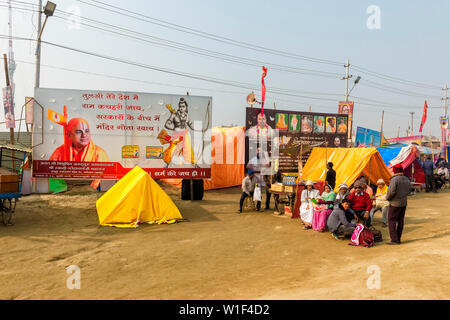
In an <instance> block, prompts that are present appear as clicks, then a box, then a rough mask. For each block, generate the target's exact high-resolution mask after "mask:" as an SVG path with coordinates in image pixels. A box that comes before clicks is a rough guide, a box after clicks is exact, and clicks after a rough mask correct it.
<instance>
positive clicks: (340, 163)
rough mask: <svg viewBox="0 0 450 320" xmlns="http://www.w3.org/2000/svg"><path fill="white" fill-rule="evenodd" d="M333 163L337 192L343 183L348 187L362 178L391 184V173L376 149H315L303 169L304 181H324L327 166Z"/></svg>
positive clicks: (374, 182)
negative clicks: (381, 180) (380, 180)
mask: <svg viewBox="0 0 450 320" xmlns="http://www.w3.org/2000/svg"><path fill="white" fill-rule="evenodd" d="M328 162H332V163H333V169H334V170H335V171H336V187H335V190H336V191H337V190H338V188H339V185H340V184H341V183H345V184H347V185H348V186H350V185H351V184H353V182H355V180H356V179H358V178H359V177H360V176H362V175H363V176H365V177H366V178H367V179H369V177H370V182H371V183H372V184H376V182H377V180H378V179H380V178H381V179H383V180H384V181H386V183H387V184H389V181H390V179H391V173H390V172H389V170H388V168H387V167H386V164H385V163H384V161H383V159H382V158H381V155H380V154H379V153H378V150H377V149H376V148H318V147H316V148H314V149H313V150H312V152H311V155H310V156H309V158H308V161H307V162H306V164H305V166H304V167H303V176H302V179H304V180H313V181H324V180H325V177H326V175H327V169H326V164H327V163H328Z"/></svg>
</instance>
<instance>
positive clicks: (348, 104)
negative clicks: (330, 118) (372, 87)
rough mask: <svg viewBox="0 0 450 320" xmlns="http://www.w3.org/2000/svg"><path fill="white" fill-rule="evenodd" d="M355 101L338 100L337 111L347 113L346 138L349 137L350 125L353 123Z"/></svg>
mask: <svg viewBox="0 0 450 320" xmlns="http://www.w3.org/2000/svg"><path fill="white" fill-rule="evenodd" d="M354 106H355V103H354V102H353V101H340V102H339V106H338V113H339V114H342V115H347V117H348V120H347V122H348V123H347V126H348V128H349V130H348V138H349V139H351V132H352V125H353V108H354Z"/></svg>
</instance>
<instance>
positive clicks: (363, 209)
mask: <svg viewBox="0 0 450 320" xmlns="http://www.w3.org/2000/svg"><path fill="white" fill-rule="evenodd" d="M354 189H355V192H353V193H351V194H350V195H349V196H348V200H350V203H351V207H352V209H353V211H354V212H355V214H356V215H357V216H358V218H359V219H362V220H363V221H364V225H365V226H366V227H367V226H369V225H370V214H369V213H370V210H372V200H371V199H370V196H369V194H368V193H367V192H365V191H363V187H362V183H361V182H360V181H356V182H355V184H354Z"/></svg>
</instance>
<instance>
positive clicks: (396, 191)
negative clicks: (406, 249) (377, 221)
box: [386, 164, 411, 244]
mask: <svg viewBox="0 0 450 320" xmlns="http://www.w3.org/2000/svg"><path fill="white" fill-rule="evenodd" d="M393 170H394V176H393V177H392V178H391V184H390V185H389V188H388V191H387V194H386V199H387V200H388V201H389V213H388V221H389V235H390V237H391V242H388V244H400V238H401V236H402V231H403V225H404V220H405V212H406V205H407V201H408V194H409V193H410V192H411V182H410V181H409V179H408V178H407V177H405V176H404V175H403V168H402V167H401V165H399V164H398V165H396V166H394V168H393Z"/></svg>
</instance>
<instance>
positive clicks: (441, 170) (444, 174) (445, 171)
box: [437, 162, 450, 181]
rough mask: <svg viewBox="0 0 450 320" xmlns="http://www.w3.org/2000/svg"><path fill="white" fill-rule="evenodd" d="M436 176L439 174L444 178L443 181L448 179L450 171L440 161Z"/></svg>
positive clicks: (449, 178)
mask: <svg viewBox="0 0 450 320" xmlns="http://www.w3.org/2000/svg"><path fill="white" fill-rule="evenodd" d="M437 174H438V176H440V177H441V178H442V179H444V181H449V180H450V171H449V170H448V168H447V166H446V165H445V163H442V162H441V163H440V165H439V168H438V171H437Z"/></svg>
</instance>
